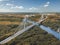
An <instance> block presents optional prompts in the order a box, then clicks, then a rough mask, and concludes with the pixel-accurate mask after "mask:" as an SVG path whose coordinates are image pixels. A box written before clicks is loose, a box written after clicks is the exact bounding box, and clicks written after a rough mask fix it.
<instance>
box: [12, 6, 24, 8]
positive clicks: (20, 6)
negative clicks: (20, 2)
mask: <svg viewBox="0 0 60 45" xmlns="http://www.w3.org/2000/svg"><path fill="white" fill-rule="evenodd" d="M11 9H24V7H23V6H14V7H13V6H12V7H11Z"/></svg>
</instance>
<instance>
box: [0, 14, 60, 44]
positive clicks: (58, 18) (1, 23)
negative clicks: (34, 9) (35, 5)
mask: <svg viewBox="0 0 60 45" xmlns="http://www.w3.org/2000/svg"><path fill="white" fill-rule="evenodd" d="M24 16H25V14H0V41H2V40H3V39H5V38H7V37H9V36H11V35H12V34H14V33H15V32H17V31H18V28H17V27H18V26H19V24H20V23H21V22H22V19H23V18H24ZM40 17H41V14H40V15H39V14H36V15H35V17H33V16H32V17H29V20H32V21H38V20H39V19H40ZM42 24H43V25H45V26H48V27H50V28H52V29H54V30H55V31H57V29H58V28H59V27H60V14H55V15H48V18H47V19H46V20H45V21H44V22H42ZM4 45H60V40H58V39H56V38H55V37H54V36H53V35H51V34H49V33H47V32H46V31H43V30H42V29H40V28H39V27H38V26H34V27H33V28H31V29H29V31H26V32H24V33H23V34H21V35H19V36H18V37H16V38H15V39H13V40H11V41H10V42H8V43H6V44H4Z"/></svg>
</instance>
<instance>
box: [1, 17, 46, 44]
mask: <svg viewBox="0 0 60 45" xmlns="http://www.w3.org/2000/svg"><path fill="white" fill-rule="evenodd" d="M45 19H46V18H45ZM45 19H43V20H39V21H38V22H32V21H29V20H28V22H31V23H33V24H32V25H30V26H28V27H26V28H24V29H22V30H20V29H19V30H20V31H18V32H16V33H15V34H13V35H12V36H10V37H8V38H6V39H4V40H3V41H1V42H0V44H5V43H7V42H9V41H11V40H12V39H14V38H15V37H17V36H18V35H20V34H22V33H23V32H25V31H27V30H29V29H30V28H32V27H33V26H35V25H38V24H39V23H41V22H42V21H44V20H45ZM18 27H20V26H18Z"/></svg>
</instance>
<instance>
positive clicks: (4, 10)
mask: <svg viewBox="0 0 60 45" xmlns="http://www.w3.org/2000/svg"><path fill="white" fill-rule="evenodd" d="M0 12H14V11H13V10H10V9H0Z"/></svg>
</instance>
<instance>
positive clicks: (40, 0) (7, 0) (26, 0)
mask: <svg viewBox="0 0 60 45" xmlns="http://www.w3.org/2000/svg"><path fill="white" fill-rule="evenodd" d="M0 12H60V0H0Z"/></svg>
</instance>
